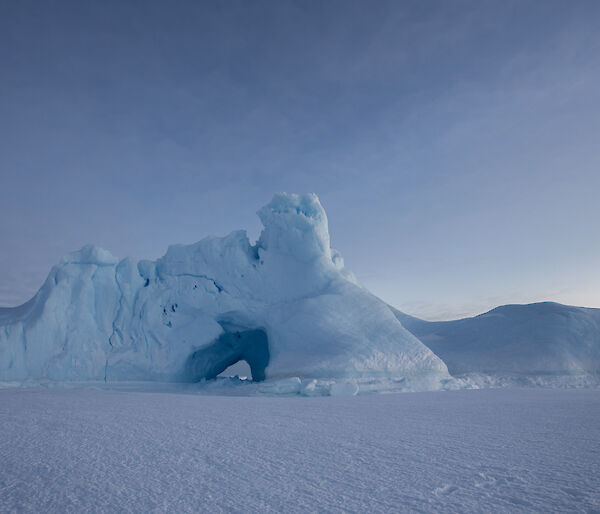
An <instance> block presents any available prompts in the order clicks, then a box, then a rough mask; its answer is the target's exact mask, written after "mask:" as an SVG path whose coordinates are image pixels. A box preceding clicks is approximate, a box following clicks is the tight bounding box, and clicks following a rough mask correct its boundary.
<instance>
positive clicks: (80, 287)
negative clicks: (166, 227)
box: [0, 194, 448, 382]
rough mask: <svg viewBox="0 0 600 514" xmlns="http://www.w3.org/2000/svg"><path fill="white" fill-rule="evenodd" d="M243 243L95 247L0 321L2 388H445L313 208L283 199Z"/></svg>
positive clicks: (442, 372)
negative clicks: (225, 376) (220, 381)
mask: <svg viewBox="0 0 600 514" xmlns="http://www.w3.org/2000/svg"><path fill="white" fill-rule="evenodd" d="M258 214H259V217H260V219H261V221H262V223H263V225H264V230H263V231H262V233H261V236H260V238H259V240H258V241H257V243H256V244H255V245H252V244H251V243H250V241H249V240H248V237H247V235H246V232H245V231H237V232H233V233H231V234H229V235H228V236H226V237H223V238H218V237H208V238H206V239H203V240H202V241H200V242H198V243H195V244H192V245H174V246H171V247H169V249H168V250H167V253H166V254H165V255H164V256H163V257H162V258H160V259H158V260H157V261H140V262H134V261H132V260H131V259H124V260H121V261H119V260H118V259H116V258H114V257H113V256H111V255H110V254H109V253H108V252H107V251H105V250H102V249H100V248H97V247H94V246H86V247H84V248H83V249H81V250H80V251H78V252H74V253H72V254H70V255H67V256H66V257H65V258H64V259H63V260H62V262H61V263H60V264H58V265H57V266H55V267H54V268H53V269H52V271H51V272H50V274H49V276H48V279H47V280H46V282H45V283H44V285H43V286H42V288H41V289H40V291H39V292H38V293H37V295H36V296H35V297H34V298H32V299H31V300H30V301H29V302H27V303H26V304H24V305H22V306H20V307H16V308H11V309H0V380H3V381H24V380H32V379H33V380H43V379H50V380H55V381H81V380H105V381H122V380H153V381H173V382H193V381H197V380H199V379H202V378H212V377H213V376H215V375H218V374H219V373H221V372H222V371H223V370H225V369H226V368H227V367H228V366H230V365H231V364H234V363H235V362H236V361H238V360H240V359H244V360H246V361H248V363H249V364H250V366H251V368H252V369H253V372H254V373H255V374H256V376H255V377H254V378H255V379H256V378H258V379H262V378H263V377H266V378H289V377H302V378H306V377H312V378H332V377H333V378H344V377H385V378H390V377H392V378H402V377H407V376H408V377H414V376H425V375H431V376H435V377H439V378H441V379H443V378H447V377H448V370H447V368H446V366H445V364H444V363H443V362H442V361H441V360H440V359H439V358H438V357H436V356H435V355H434V354H433V353H432V352H431V351H430V350H429V349H428V348H427V347H426V346H424V345H423V344H422V343H421V342H420V341H419V340H418V339H417V338H416V337H414V336H413V335H412V334H411V333H410V332H408V331H407V330H405V329H404V328H403V327H402V325H401V324H400V322H399V321H398V320H397V319H396V317H395V316H394V315H393V314H392V313H391V312H390V310H389V309H388V307H387V305H386V304H385V303H384V302H382V301H381V300H379V299H378V298H376V297H375V296H373V295H372V294H370V293H369V292H368V291H366V290H365V289H363V288H361V287H360V286H358V285H357V284H356V283H355V281H354V279H353V276H352V274H351V273H350V272H349V271H347V270H346V269H345V268H344V263H343V260H342V258H341V256H340V255H339V253H338V252H336V251H335V250H333V249H331V247H330V241H329V231H328V224H327V216H326V214H325V211H324V209H323V207H322V206H321V204H320V203H319V200H318V198H317V196H316V195H313V194H311V195H304V196H300V195H293V194H278V195H275V197H274V198H273V200H272V202H271V203H270V204H269V205H267V206H265V207H263V208H262V209H260V211H259V212H258Z"/></svg>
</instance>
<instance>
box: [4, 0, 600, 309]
mask: <svg viewBox="0 0 600 514" xmlns="http://www.w3.org/2000/svg"><path fill="white" fill-rule="evenodd" d="M598 26H600V2H596V1H590V2H586V1H578V2H571V1H563V2H555V1H539V2H528V1H525V0H521V1H515V2H511V1H502V2H500V1H498V2H485V1H473V2H463V1H457V2H446V1H444V2H434V1H428V2H422V1H416V2H398V1H392V2H385V1H374V2H366V1H365V2H349V1H343V2H334V1H329V2H316V1H314V2H311V1H302V2H300V1H299V2H279V1H277V2H276V1H271V2H245V1H240V2H233V1H226V2H192V1H190V2H184V1H176V2H150V1H143V2H142V1H139V2H133V1H115V2H110V1H102V2H100V1H98V2H94V1H90V2H78V1H73V2H64V1H55V2H27V1H20V2H9V1H5V2H0V74H1V80H0V241H1V243H0V244H1V247H0V248H1V249H0V305H16V304H19V303H21V302H23V301H25V300H27V299H28V298H29V297H30V296H31V295H32V294H34V292H35V291H36V290H37V288H38V287H39V286H40V285H41V283H42V281H43V280H44V278H45V276H46V274H47V272H48V271H49V269H50V267H51V266H52V265H53V264H54V263H56V262H57V261H58V259H59V258H60V256H61V255H63V254H65V253H67V252H68V251H71V250H74V249H77V248H79V247H81V246H82V245H83V244H86V243H89V242H92V243H95V244H98V245H100V246H103V247H105V248H106V249H108V250H110V251H111V252H112V253H113V254H115V255H117V256H120V257H124V256H127V255H129V256H133V257H136V258H156V257H158V256H160V255H162V254H163V253H164V251H165V250H166V247H167V246H168V245H169V244H171V243H179V242H183V243H189V242H193V241H196V240H199V239H201V238H202V237H204V236H206V235H209V234H215V235H225V234H226V233H228V232H229V231H231V230H234V229H238V228H246V229H248V232H249V235H250V237H251V238H256V237H257V236H258V233H259V230H260V226H259V221H258V218H257V217H256V215H255V212H256V210H258V208H259V207H261V206H262V205H263V204H265V203H266V202H268V201H269V199H270V197H271V196H272V194H273V193H274V192H276V191H289V192H309V191H312V192H316V193H317V194H318V195H319V197H320V198H321V201H322V203H323V205H324V206H325V208H326V210H327V212H328V215H329V221H330V231H331V234H332V243H333V245H334V246H335V247H337V248H338V249H339V250H340V251H341V252H342V254H343V255H344V258H345V260H346V264H347V266H348V267H349V268H350V269H351V270H353V271H354V272H355V274H356V276H357V277H358V279H359V280H360V281H361V282H362V283H363V284H364V285H366V286H367V287H368V288H369V289H371V290H372V291H373V292H374V293H376V294H377V295H379V296H381V297H382V298H383V299H384V300H386V301H388V302H390V303H392V304H393V305H394V306H396V307H398V308H400V309H402V310H405V311H406V312H409V313H411V314H415V315H419V316H422V317H425V318H428V319H448V318H453V317H458V316H463V315H469V314H476V313H480V312H483V311H485V310H487V309H488V308H491V307H493V306H495V305H498V304H501V303H523V302H531V301H540V300H555V301H560V302H563V303H570V304H577V305H586V306H595V307H600V273H599V272H598V260H599V259H598V256H599V253H600V238H599V237H598V221H599V220H600V202H598V200H597V198H598V192H599V191H600V35H599V31H598Z"/></svg>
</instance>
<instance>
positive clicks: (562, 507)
mask: <svg viewBox="0 0 600 514" xmlns="http://www.w3.org/2000/svg"><path fill="white" fill-rule="evenodd" d="M0 431H1V433H2V438H0V462H1V463H2V464H1V466H0V511H1V512H4V513H7V512H36V513H37V512H200V511H203V512H408V511H410V512H440V511H443V512H593V511H598V510H599V509H600V394H599V392H598V390H595V389H585V390H582V389H579V390H544V389H500V390H489V389H488V390H479V391H477V390H467V391H465V390H463V391H452V392H436V393H413V394H387V395H386V394H379V395H366V396H358V397H349V396H337V397H318V398H301V397H294V398H280V397H266V396H258V397H228V396H218V397H214V396H203V395H196V394H181V393H179V394H172V393H157V392H145V393H144V392H117V391H107V390H94V389H87V390H85V389H72V390H69V389H53V390H43V389H37V390H27V389H12V390H10V389H4V390H0Z"/></svg>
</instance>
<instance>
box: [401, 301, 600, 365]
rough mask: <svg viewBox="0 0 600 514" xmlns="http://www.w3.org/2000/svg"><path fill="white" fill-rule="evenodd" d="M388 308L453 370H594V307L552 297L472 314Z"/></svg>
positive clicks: (598, 327) (597, 317) (597, 336)
mask: <svg viewBox="0 0 600 514" xmlns="http://www.w3.org/2000/svg"><path fill="white" fill-rule="evenodd" d="M392 311H393V312H394V314H395V315H396V317H397V318H398V319H399V320H400V321H401V323H402V325H403V326H404V327H406V328H407V329H408V330H409V331H411V332H412V333H413V334H414V335H415V336H417V337H418V338H419V339H420V340H421V341H422V342H423V343H424V344H425V345H427V346H428V347H429V348H430V349H431V350H432V351H433V352H434V353H435V354H436V355H437V356H439V357H440V358H441V359H443V361H444V362H445V363H446V364H447V366H448V369H449V371H450V373H452V374H453V375H461V374H468V373H480V374H486V375H496V376H497V375H510V374H512V375H538V376H540V375H546V376H552V375H554V376H556V375H578V374H587V375H594V374H597V373H599V372H600V309H589V308H584V307H571V306H568V305H561V304H558V303H552V302H544V303H535V304H530V305H504V306H502V307H497V308H495V309H493V310H491V311H489V312H487V313H485V314H481V315H479V316H475V317H473V318H465V319H459V320H455V321H436V322H429V321H423V320H421V319H418V318H414V317H412V316H409V315H407V314H404V313H402V312H400V311H398V310H396V309H393V308H392Z"/></svg>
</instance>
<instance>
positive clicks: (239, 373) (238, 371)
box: [218, 361, 252, 379]
mask: <svg viewBox="0 0 600 514" xmlns="http://www.w3.org/2000/svg"><path fill="white" fill-rule="evenodd" d="M218 376H220V377H240V378H241V379H245V378H248V379H250V378H252V371H251V370H250V364H248V363H247V362H246V361H238V362H236V363H235V364H232V365H231V366H229V367H228V368H227V369H226V370H225V371H222V372H221V373H219V375H218Z"/></svg>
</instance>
